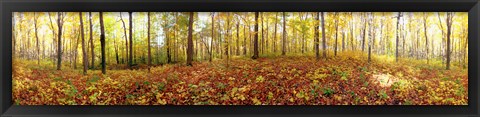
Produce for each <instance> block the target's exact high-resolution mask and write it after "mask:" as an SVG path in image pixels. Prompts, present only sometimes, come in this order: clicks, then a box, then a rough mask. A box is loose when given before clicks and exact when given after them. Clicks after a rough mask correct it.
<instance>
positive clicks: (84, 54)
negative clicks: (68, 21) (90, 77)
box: [78, 12, 88, 75]
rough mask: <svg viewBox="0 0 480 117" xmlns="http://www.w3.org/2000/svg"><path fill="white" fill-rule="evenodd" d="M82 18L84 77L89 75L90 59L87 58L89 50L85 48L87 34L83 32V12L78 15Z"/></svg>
mask: <svg viewBox="0 0 480 117" xmlns="http://www.w3.org/2000/svg"><path fill="white" fill-rule="evenodd" d="M78 15H79V17H80V34H81V35H82V54H83V55H82V58H83V61H82V62H83V75H87V67H88V57H87V50H86V47H85V35H84V34H85V32H84V31H83V16H82V12H79V13H78Z"/></svg>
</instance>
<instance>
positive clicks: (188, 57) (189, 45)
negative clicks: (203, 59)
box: [187, 12, 193, 66]
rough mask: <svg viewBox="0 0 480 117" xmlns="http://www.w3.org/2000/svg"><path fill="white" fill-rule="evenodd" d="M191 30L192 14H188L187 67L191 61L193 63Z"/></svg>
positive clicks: (190, 64)
mask: <svg viewBox="0 0 480 117" xmlns="http://www.w3.org/2000/svg"><path fill="white" fill-rule="evenodd" d="M192 29H193V12H190V17H189V23H188V48H187V66H192V61H193V41H192V37H193V35H192Z"/></svg>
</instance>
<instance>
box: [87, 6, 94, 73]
mask: <svg viewBox="0 0 480 117" xmlns="http://www.w3.org/2000/svg"><path fill="white" fill-rule="evenodd" d="M88 16H89V17H88V20H89V23H90V52H91V53H92V69H95V51H93V50H94V48H95V45H94V44H93V25H92V12H88Z"/></svg>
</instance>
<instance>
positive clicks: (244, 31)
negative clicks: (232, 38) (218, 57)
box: [243, 25, 247, 56]
mask: <svg viewBox="0 0 480 117" xmlns="http://www.w3.org/2000/svg"><path fill="white" fill-rule="evenodd" d="M243 55H244V56H247V27H246V25H243Z"/></svg>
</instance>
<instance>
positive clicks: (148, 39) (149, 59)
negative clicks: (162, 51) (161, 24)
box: [147, 12, 152, 71]
mask: <svg viewBox="0 0 480 117" xmlns="http://www.w3.org/2000/svg"><path fill="white" fill-rule="evenodd" d="M147 23H148V24H147V44H148V71H150V67H151V66H152V58H151V57H152V55H151V50H150V12H147Z"/></svg>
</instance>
